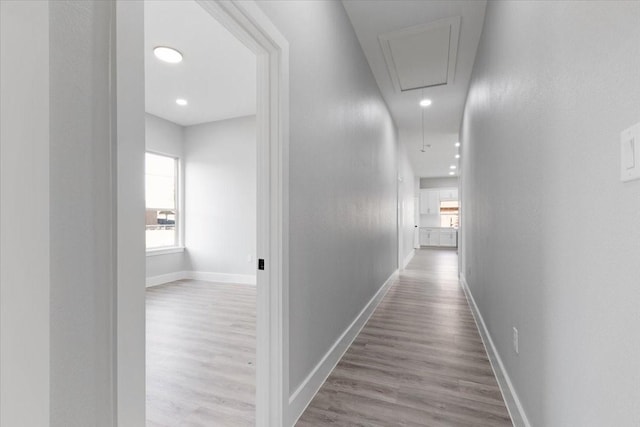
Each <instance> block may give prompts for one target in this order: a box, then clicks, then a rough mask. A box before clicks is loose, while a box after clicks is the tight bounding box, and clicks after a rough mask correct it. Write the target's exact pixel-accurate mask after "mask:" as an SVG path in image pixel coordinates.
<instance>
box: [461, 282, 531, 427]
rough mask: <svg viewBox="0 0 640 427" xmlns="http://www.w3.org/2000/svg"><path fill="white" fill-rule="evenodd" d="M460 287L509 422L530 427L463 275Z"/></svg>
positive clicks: (519, 426) (522, 426)
mask: <svg viewBox="0 0 640 427" xmlns="http://www.w3.org/2000/svg"><path fill="white" fill-rule="evenodd" d="M460 285H461V286H462V289H463V291H464V294H465V296H466V297H467V301H468V302H469V306H470V307H471V312H472V314H473V317H474V319H475V321H476V325H477V326H478V330H479V331H480V337H481V338H482V342H483V343H484V347H485V349H486V350H487V355H488V356H489V361H490V362H491V368H492V369H493V373H494V374H495V376H496V380H497V381H498V385H499V386H500V391H501V392H502V397H503V398H504V401H505V404H506V405H507V410H508V411H509V415H511V421H512V422H513V425H514V426H515V427H531V423H530V422H529V419H528V418H527V414H526V413H525V411H524V407H523V406H522V402H520V398H518V393H516V389H515V388H514V387H513V383H512V382H511V378H509V373H508V372H507V370H506V369H505V367H504V364H503V363H502V359H501V358H500V354H499V353H498V349H497V348H496V346H495V344H494V343H493V339H491V334H490V333H489V330H488V329H487V325H486V324H485V323H484V319H483V318H482V314H481V313H480V310H479V309H478V306H477V305H476V301H475V300H474V299H473V294H472V293H471V289H469V285H468V284H467V280H466V278H465V276H464V274H461V275H460Z"/></svg>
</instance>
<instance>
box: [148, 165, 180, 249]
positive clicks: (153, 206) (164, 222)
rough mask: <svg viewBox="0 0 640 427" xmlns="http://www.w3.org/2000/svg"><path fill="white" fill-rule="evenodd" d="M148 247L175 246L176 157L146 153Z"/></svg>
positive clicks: (176, 209) (176, 213) (176, 238)
mask: <svg viewBox="0 0 640 427" xmlns="http://www.w3.org/2000/svg"><path fill="white" fill-rule="evenodd" d="M145 203H146V215H145V228H146V242H147V250H149V249H160V248H170V247H176V246H178V229H177V224H178V215H179V212H178V207H177V206H178V159H176V158H174V157H169V156H163V155H160V154H154V153H146V154H145Z"/></svg>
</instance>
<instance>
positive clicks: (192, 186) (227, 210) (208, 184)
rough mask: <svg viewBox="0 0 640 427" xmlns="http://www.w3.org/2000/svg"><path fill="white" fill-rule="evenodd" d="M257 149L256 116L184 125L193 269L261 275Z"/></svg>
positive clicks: (189, 250)
mask: <svg viewBox="0 0 640 427" xmlns="http://www.w3.org/2000/svg"><path fill="white" fill-rule="evenodd" d="M256 150H257V142H256V119H255V116H250V117H241V118H237V119H230V120H222V121H218V122H212V123H205V124H201V125H196V126H189V127H186V128H184V156H185V182H186V189H185V214H186V215H185V230H186V236H185V237H186V239H185V243H186V247H187V249H186V250H187V261H186V266H187V269H188V270H193V271H199V272H208V273H225V274H242V275H251V276H255V271H256V263H255V257H256V225H257V218H256V213H257V206H256V200H257V195H256V167H257V164H256V155H257V154H256V153H257V152H256ZM248 256H250V257H251V260H248V259H247V257H248Z"/></svg>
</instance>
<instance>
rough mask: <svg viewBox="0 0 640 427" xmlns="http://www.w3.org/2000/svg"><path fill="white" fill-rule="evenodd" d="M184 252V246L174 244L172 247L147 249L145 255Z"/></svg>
mask: <svg viewBox="0 0 640 427" xmlns="http://www.w3.org/2000/svg"><path fill="white" fill-rule="evenodd" d="M180 252H184V246H175V247H172V248H158V249H147V256H157V255H168V254H177V253H180Z"/></svg>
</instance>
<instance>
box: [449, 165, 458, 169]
mask: <svg viewBox="0 0 640 427" xmlns="http://www.w3.org/2000/svg"><path fill="white" fill-rule="evenodd" d="M449 169H457V167H456V165H451V166H449Z"/></svg>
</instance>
